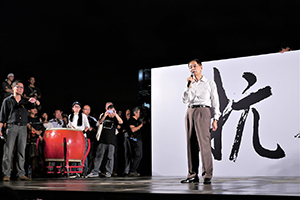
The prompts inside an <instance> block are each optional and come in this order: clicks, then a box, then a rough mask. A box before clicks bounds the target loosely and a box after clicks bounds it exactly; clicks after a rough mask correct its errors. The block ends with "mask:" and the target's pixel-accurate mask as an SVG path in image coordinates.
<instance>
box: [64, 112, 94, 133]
mask: <svg viewBox="0 0 300 200" xmlns="http://www.w3.org/2000/svg"><path fill="white" fill-rule="evenodd" d="M81 114H82V125H81V126H77V121H78V114H74V118H73V122H71V120H70V116H71V115H69V124H68V126H69V127H71V128H75V129H79V130H81V131H83V130H84V129H85V128H86V127H88V128H90V123H89V120H88V118H87V116H86V115H85V114H84V113H81Z"/></svg>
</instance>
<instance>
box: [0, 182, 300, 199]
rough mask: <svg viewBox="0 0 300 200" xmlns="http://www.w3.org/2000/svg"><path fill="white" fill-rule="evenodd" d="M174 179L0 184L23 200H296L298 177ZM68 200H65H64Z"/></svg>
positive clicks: (299, 191) (299, 190)
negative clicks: (208, 182) (205, 182)
mask: <svg viewBox="0 0 300 200" xmlns="http://www.w3.org/2000/svg"><path fill="white" fill-rule="evenodd" d="M180 179H181V178H178V177H138V178H133V177H124V178H123V177H113V178H93V179H69V180H68V179H66V178H51V179H50V178H49V179H46V178H39V179H34V180H32V181H10V182H0V186H8V187H11V188H13V189H14V190H15V191H17V193H18V194H19V195H20V196H21V197H22V198H23V199H24V198H26V199H34V198H35V199H36V198H41V199H54V198H62V197H65V196H66V195H67V196H68V197H70V198H74V199H82V198H86V199H87V198H90V197H93V199H95V198H94V197H95V196H97V197H99V198H96V199H154V198H159V197H162V198H163V197H166V196H168V197H170V199H182V198H183V199H196V198H197V199H199V197H201V195H202V196H204V197H209V199H220V198H222V197H224V195H225V196H226V197H229V198H231V199H241V198H246V197H248V198H249V197H250V198H254V197H266V196H273V198H275V197H276V198H278V199H279V198H282V197H283V196H284V198H285V199H286V198H287V197H289V198H297V199H299V197H300V177H240V178H218V177H216V178H214V179H213V182H212V185H203V184H202V183H198V184H181V183H180ZM68 199H69V198H68Z"/></svg>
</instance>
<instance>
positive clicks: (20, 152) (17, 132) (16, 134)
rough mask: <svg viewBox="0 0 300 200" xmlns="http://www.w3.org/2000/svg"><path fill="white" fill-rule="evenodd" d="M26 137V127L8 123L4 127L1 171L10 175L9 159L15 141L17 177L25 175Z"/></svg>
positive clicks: (5, 174)
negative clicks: (4, 135) (4, 138)
mask: <svg viewBox="0 0 300 200" xmlns="http://www.w3.org/2000/svg"><path fill="white" fill-rule="evenodd" d="M26 139H27V127H26V126H18V125H13V124H8V125H7V129H6V142H5V144H4V147H3V160H2V172H3V174H4V176H8V177H10V168H11V159H12V154H13V150H14V146H15V143H16V147H17V148H16V150H17V163H16V165H17V166H16V169H17V177H22V176H25V169H24V164H25V148H26Z"/></svg>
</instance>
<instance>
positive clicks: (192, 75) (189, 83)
mask: <svg viewBox="0 0 300 200" xmlns="http://www.w3.org/2000/svg"><path fill="white" fill-rule="evenodd" d="M191 77H192V78H193V77H194V73H191ZM190 85H191V81H189V82H188V83H187V87H188V88H189V87H190Z"/></svg>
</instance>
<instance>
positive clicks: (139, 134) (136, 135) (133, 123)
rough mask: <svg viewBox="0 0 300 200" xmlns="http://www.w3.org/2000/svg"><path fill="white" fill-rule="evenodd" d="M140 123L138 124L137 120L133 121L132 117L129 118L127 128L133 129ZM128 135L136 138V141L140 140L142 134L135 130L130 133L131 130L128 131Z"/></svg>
mask: <svg viewBox="0 0 300 200" xmlns="http://www.w3.org/2000/svg"><path fill="white" fill-rule="evenodd" d="M141 123H142V122H140V121H139V120H136V119H134V118H133V117H131V118H130V119H129V121H128V125H129V127H130V126H132V125H133V126H134V127H137V126H139V125H140V124H141ZM130 133H131V134H132V135H133V137H134V138H137V139H141V138H142V132H141V130H140V129H139V130H137V131H136V132H134V133H132V131H131V129H130Z"/></svg>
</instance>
